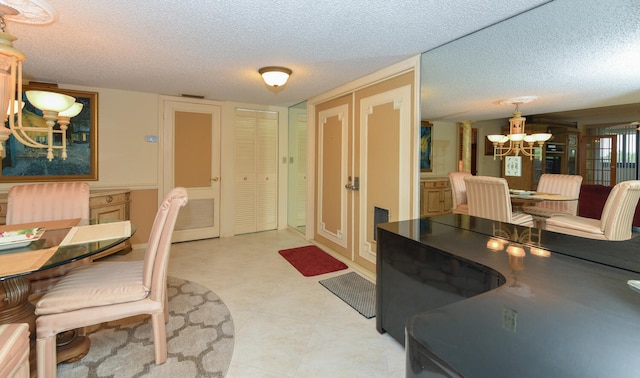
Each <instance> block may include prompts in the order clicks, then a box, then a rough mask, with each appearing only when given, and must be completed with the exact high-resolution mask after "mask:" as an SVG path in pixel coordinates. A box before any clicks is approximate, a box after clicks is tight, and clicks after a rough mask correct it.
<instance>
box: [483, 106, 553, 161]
mask: <svg viewBox="0 0 640 378" xmlns="http://www.w3.org/2000/svg"><path fill="white" fill-rule="evenodd" d="M537 98H538V97H536V96H524V97H517V98H513V99H509V100H504V101H501V102H500V103H501V104H511V105H515V106H516V109H515V110H514V111H513V117H512V118H509V134H508V135H501V134H496V135H487V139H489V140H490V141H491V142H492V143H493V159H494V160H495V159H496V157H500V159H501V160H502V157H503V156H507V155H510V154H514V155H515V156H518V155H520V153H522V154H523V155H525V156H529V157H530V158H531V159H533V156H534V155H535V149H536V147H539V148H542V146H544V142H546V141H548V140H549V139H550V138H551V136H552V135H551V134H548V133H538V134H532V135H527V134H526V133H525V131H524V123H525V121H526V118H525V117H523V116H522V112H521V111H520V109H519V106H520V104H525V103H528V102H531V101H534V100H536V99H537ZM507 142H509V143H508V144H506V143H507ZM525 143H526V145H525ZM536 143H537V146H535V144H536ZM505 144H506V145H505Z"/></svg>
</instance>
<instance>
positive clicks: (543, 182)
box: [522, 173, 582, 218]
mask: <svg viewBox="0 0 640 378" xmlns="http://www.w3.org/2000/svg"><path fill="white" fill-rule="evenodd" d="M580 185H582V176H578V175H560V174H550V173H545V174H543V175H542V176H540V181H539V182H538V188H537V189H536V191H537V192H540V193H551V194H560V195H563V196H567V197H572V198H578V197H579V196H580ZM522 211H524V212H525V213H527V214H531V215H533V216H535V217H541V218H549V217H551V216H554V215H577V214H578V201H577V200H576V201H542V202H539V203H536V204H535V205H529V206H527V205H525V206H522Z"/></svg>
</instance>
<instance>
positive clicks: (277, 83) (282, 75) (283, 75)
mask: <svg viewBox="0 0 640 378" xmlns="http://www.w3.org/2000/svg"><path fill="white" fill-rule="evenodd" d="M258 72H259V73H260V75H262V80H264V82H265V83H266V84H267V85H269V86H271V87H274V88H277V87H281V86H283V85H285V84H286V83H287V80H289V76H291V73H292V71H291V70H290V69H288V68H286V67H276V66H271V67H262V68H260V69H259V70H258Z"/></svg>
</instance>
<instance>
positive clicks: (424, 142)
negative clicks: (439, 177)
mask: <svg viewBox="0 0 640 378" xmlns="http://www.w3.org/2000/svg"><path fill="white" fill-rule="evenodd" d="M432 130H433V124H431V123H429V122H426V121H422V122H421V124H420V171H421V172H431V171H433V167H432V157H433V153H432V146H433V141H432Z"/></svg>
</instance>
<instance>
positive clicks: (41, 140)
mask: <svg viewBox="0 0 640 378" xmlns="http://www.w3.org/2000/svg"><path fill="white" fill-rule="evenodd" d="M20 8H21V9H20V10H18V9H15V8H12V7H10V6H8V5H6V4H2V3H0V111H1V110H2V109H6V117H7V118H8V119H7V118H5V119H4V121H5V122H4V123H5V124H6V123H7V120H8V123H9V128H7V127H6V126H2V127H0V158H4V157H5V155H6V149H5V142H6V141H7V140H8V139H9V136H11V135H13V137H14V138H15V139H16V140H17V141H18V142H20V143H22V144H24V145H25V146H28V147H32V148H42V149H46V150H47V159H48V160H49V161H51V160H53V157H54V154H53V151H54V150H58V149H59V150H61V152H60V157H61V158H62V159H66V158H67V143H66V140H67V135H66V134H67V128H68V126H69V123H70V120H71V118H73V117H75V116H76V115H78V114H79V113H80V111H81V110H82V104H81V103H78V102H76V99H75V98H73V97H71V96H67V95H64V94H60V93H54V92H49V91H36V90H33V91H31V90H30V91H26V92H25V93H24V94H25V95H26V97H27V100H29V102H30V103H31V104H32V105H33V106H35V107H36V108H38V109H40V110H41V111H42V117H43V118H44V120H45V122H46V125H47V127H46V128H43V127H36V126H24V125H23V123H22V108H23V106H24V102H23V98H22V96H23V92H22V62H23V61H24V60H25V59H26V57H25V55H24V54H23V53H22V52H21V51H19V50H18V49H16V48H15V47H14V46H13V41H15V40H16V37H14V36H13V35H11V34H9V33H8V32H7V31H6V26H5V19H10V20H12V21H15V22H23V23H29V24H49V23H52V22H54V21H55V20H56V19H57V13H56V11H55V10H54V9H53V8H52V7H51V6H49V5H48V4H47V3H45V2H44V1H42V0H23V1H21V2H20ZM56 123H57V124H58V126H59V127H58V128H55V125H56ZM58 134H59V135H60V138H54V135H58ZM55 139H60V143H59V144H56V143H54V140H55Z"/></svg>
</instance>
